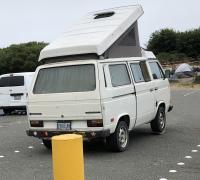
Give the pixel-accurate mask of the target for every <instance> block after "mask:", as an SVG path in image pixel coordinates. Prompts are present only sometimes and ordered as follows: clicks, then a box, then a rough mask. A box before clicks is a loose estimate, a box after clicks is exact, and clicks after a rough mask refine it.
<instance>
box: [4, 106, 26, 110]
mask: <svg viewBox="0 0 200 180" xmlns="http://www.w3.org/2000/svg"><path fill="white" fill-rule="evenodd" d="M0 109H11V110H26V106H0Z"/></svg>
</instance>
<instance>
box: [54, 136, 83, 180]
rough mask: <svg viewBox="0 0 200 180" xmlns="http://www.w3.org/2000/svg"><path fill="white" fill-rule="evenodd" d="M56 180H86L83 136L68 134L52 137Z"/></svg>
mask: <svg viewBox="0 0 200 180" xmlns="http://www.w3.org/2000/svg"><path fill="white" fill-rule="evenodd" d="M52 157H53V176H54V180H84V160H83V138H82V136H81V135H75V134H68V135H60V136H55V137H53V138H52Z"/></svg>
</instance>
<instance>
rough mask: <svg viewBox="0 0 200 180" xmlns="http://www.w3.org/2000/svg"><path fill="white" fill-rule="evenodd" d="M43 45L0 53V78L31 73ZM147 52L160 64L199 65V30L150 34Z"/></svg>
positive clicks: (9, 48)
mask: <svg viewBox="0 0 200 180" xmlns="http://www.w3.org/2000/svg"><path fill="white" fill-rule="evenodd" d="M46 45H47V43H44V42H28V43H23V44H16V45H11V46H9V47H7V48H2V49H0V74H6V73H15V72H31V71H35V69H36V67H37V66H38V65H39V64H38V57H39V54H40V51H41V50H42V49H43V48H44V47H45V46H46ZM147 49H148V50H150V51H153V52H154V54H155V55H156V56H157V57H158V59H159V60H160V61H161V62H162V63H166V62H167V63H173V62H174V61H183V60H187V61H192V60H199V62H200V28H198V29H194V30H190V31H185V32H179V31H175V30H173V29H162V30H159V31H156V32H154V33H152V35H151V36H150V39H149V42H148V44H147Z"/></svg>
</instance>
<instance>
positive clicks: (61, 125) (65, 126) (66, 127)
mask: <svg viewBox="0 0 200 180" xmlns="http://www.w3.org/2000/svg"><path fill="white" fill-rule="evenodd" d="M57 129H58V130H60V131H70V130H71V121H58V122H57Z"/></svg>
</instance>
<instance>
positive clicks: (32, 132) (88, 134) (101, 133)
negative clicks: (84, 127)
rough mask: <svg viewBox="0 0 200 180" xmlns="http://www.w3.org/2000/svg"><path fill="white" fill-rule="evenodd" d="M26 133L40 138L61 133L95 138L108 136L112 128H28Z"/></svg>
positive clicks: (47, 137)
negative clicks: (98, 129) (56, 129)
mask: <svg viewBox="0 0 200 180" xmlns="http://www.w3.org/2000/svg"><path fill="white" fill-rule="evenodd" d="M26 134H27V135H28V136H32V137H36V138H40V139H50V138H51V137H53V136H57V135H61V134H80V135H82V136H83V138H84V139H93V138H98V137H107V136H109V135H110V130H109V129H107V130H103V131H87V132H86V131H68V132H66V131H37V130H27V131H26Z"/></svg>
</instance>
